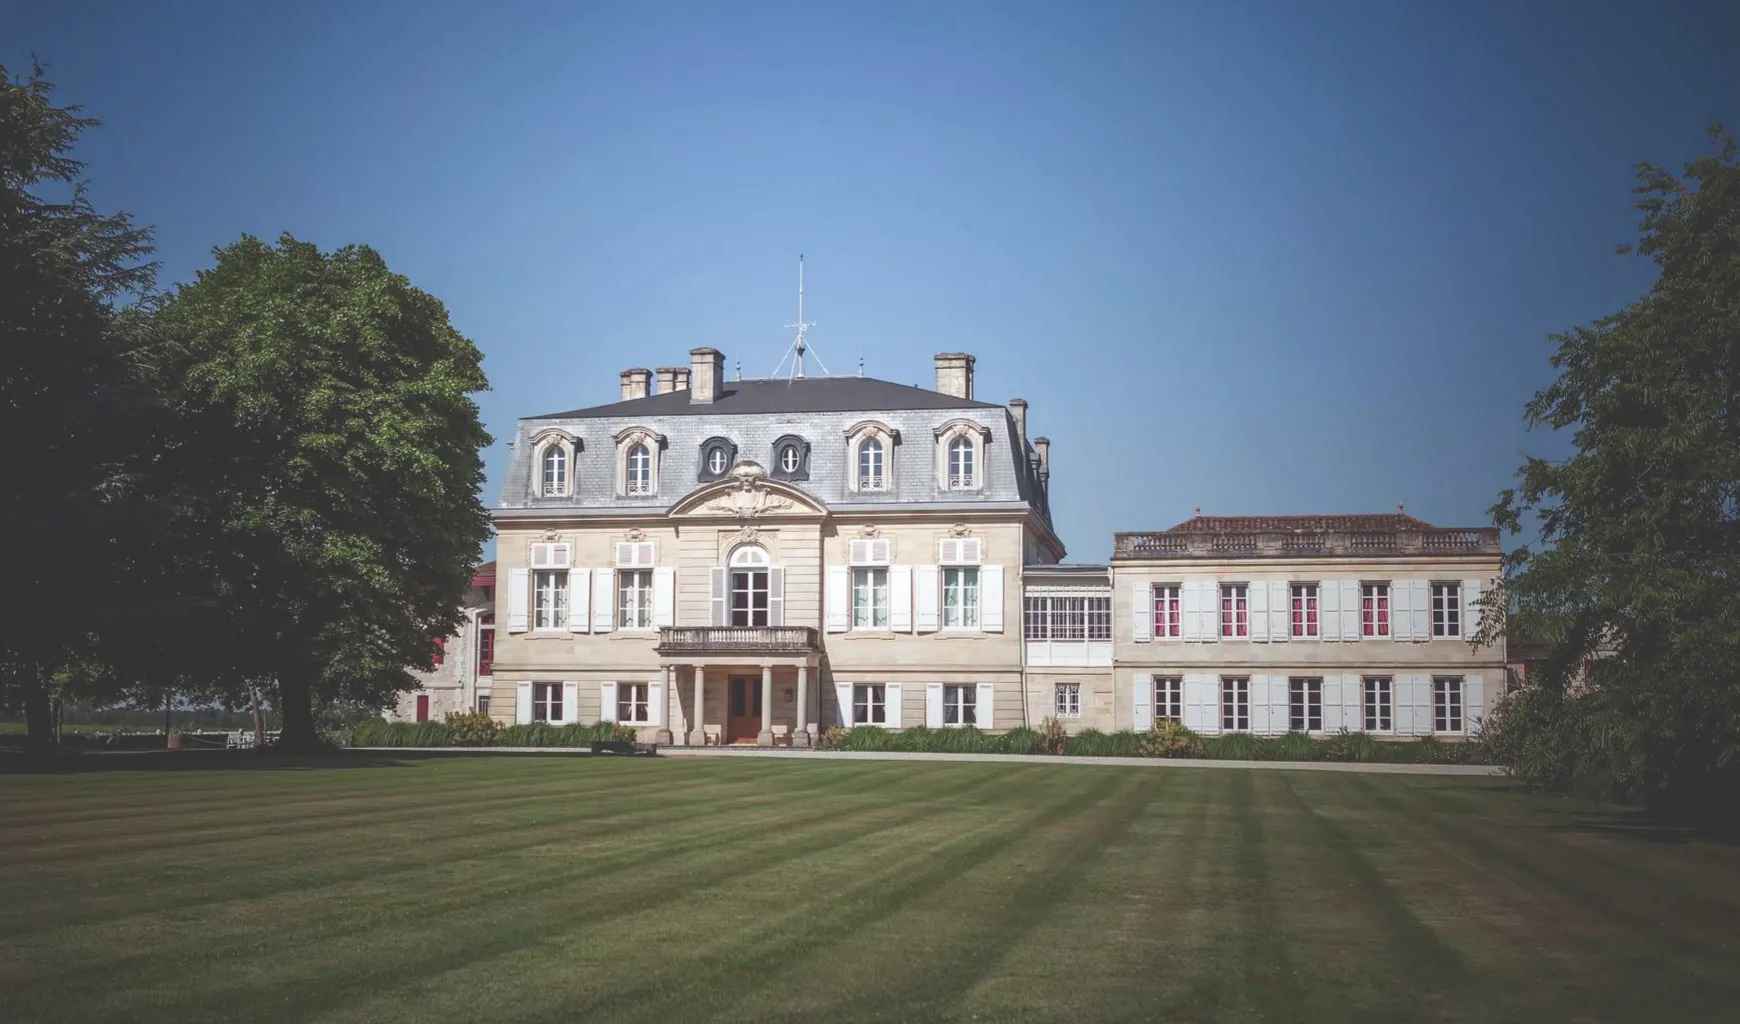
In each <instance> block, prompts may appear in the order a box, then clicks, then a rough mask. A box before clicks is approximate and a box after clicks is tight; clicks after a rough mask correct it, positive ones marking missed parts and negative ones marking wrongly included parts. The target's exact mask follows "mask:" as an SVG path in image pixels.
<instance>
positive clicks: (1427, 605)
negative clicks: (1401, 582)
mask: <svg viewBox="0 0 1740 1024" xmlns="http://www.w3.org/2000/svg"><path fill="white" fill-rule="evenodd" d="M1408 588H1409V589H1410V590H1411V591H1412V595H1411V596H1410V597H1409V601H1411V602H1412V608H1413V620H1414V627H1413V629H1414V642H1415V643H1422V644H1423V643H1425V642H1427V641H1428V640H1431V639H1432V588H1431V586H1430V585H1429V584H1428V583H1427V582H1426V581H1425V580H1409V581H1408Z"/></svg>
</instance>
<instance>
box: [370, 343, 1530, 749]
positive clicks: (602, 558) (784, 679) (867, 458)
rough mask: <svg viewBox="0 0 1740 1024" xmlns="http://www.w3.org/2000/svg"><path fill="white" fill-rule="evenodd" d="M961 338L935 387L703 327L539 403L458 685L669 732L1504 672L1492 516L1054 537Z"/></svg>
mask: <svg viewBox="0 0 1740 1024" xmlns="http://www.w3.org/2000/svg"><path fill="white" fill-rule="evenodd" d="M974 363H975V361H974V359H973V357H972V356H970V355H967V354H964V353H943V354H939V355H938V356H937V357H936V387H935V389H934V390H929V389H921V388H913V387H907V386H904V385H898V384H892V383H889V382H886V381H877V380H870V379H866V378H861V377H857V378H835V377H828V378H812V379H807V380H806V379H801V378H800V379H796V380H789V381H783V380H782V381H770V380H757V381H729V380H726V379H725V375H724V365H725V364H724V357H723V356H722V355H720V354H719V353H718V352H717V351H716V350H713V349H696V350H695V351H694V352H693V353H691V361H690V366H689V368H688V369H687V370H685V369H683V368H681V367H664V368H661V369H659V370H658V371H657V372H656V374H655V373H654V372H653V371H650V370H643V369H632V370H628V371H625V372H624V373H623V374H622V376H621V381H620V385H621V386H620V391H619V392H618V394H619V396H620V400H619V401H616V402H614V403H611V404H607V405H600V406H594V407H589V408H583V409H576V410H572V411H568V412H561V413H553V414H548V415H544V416H535V417H529V418H526V419H522V420H521V421H520V422H519V426H518V430H517V433H516V436H515V440H514V444H513V452H512V457H511V459H510V461H509V467H508V472H507V474H506V478H505V481H504V484H503V491H502V496H501V500H500V502H499V504H498V505H497V507H496V510H495V513H494V518H495V523H496V527H497V530H498V540H497V553H498V554H497V561H496V563H495V576H494V579H495V580H497V581H499V584H500V586H499V588H498V589H496V590H495V591H494V601H493V618H494V624H495V627H496V633H495V638H496V640H495V648H494V658H493V666H494V668H495V671H494V673H493V675H491V676H489V677H485V678H478V679H477V680H476V682H475V683H474V684H473V685H474V690H475V693H474V695H473V696H472V697H471V698H470V701H471V702H470V705H469V706H472V707H475V706H477V698H478V697H483V698H485V699H486V701H487V707H488V710H489V713H490V714H492V715H493V716H494V717H496V718H497V719H498V720H500V721H502V722H503V723H513V722H529V721H552V722H558V723H566V722H588V723H589V722H595V721H600V720H607V721H615V722H619V723H623V724H628V725H631V726H633V727H634V728H635V729H636V731H637V732H638V733H639V734H640V735H641V736H642V738H643V739H646V740H652V741H658V742H665V743H679V744H682V743H689V744H700V743H722V742H725V743H729V742H745V743H759V744H764V745H766V744H787V743H790V744H793V745H799V746H801V745H806V744H810V743H813V742H815V739H816V737H817V736H818V735H819V733H820V731H821V730H823V729H825V728H827V727H829V726H832V725H844V726H852V725H862V724H875V725H881V726H885V727H887V728H910V727H913V726H919V725H930V726H933V727H950V726H959V725H965V724H973V725H977V726H978V727H980V728H985V729H992V730H997V731H1002V730H1006V729H1010V728H1015V727H1019V726H1030V727H1031V726H1038V725H1039V724H1040V723H1041V722H1042V721H1043V720H1044V719H1046V718H1049V717H1055V718H1057V719H1059V720H1060V721H1062V722H1063V723H1064V725H1065V727H1066V728H1067V729H1070V730H1071V731H1080V730H1082V729H1088V728H1094V729H1100V730H1104V731H1113V730H1118V729H1129V728H1135V729H1145V728H1149V727H1151V726H1152V725H1153V724H1154V723H1155V722H1156V721H1158V720H1160V719H1162V718H1166V717H1177V718H1179V719H1181V720H1182V721H1184V722H1185V724H1187V725H1189V726H1190V727H1191V728H1193V729H1196V730H1198V731H1201V732H1209V733H1212V732H1218V731H1225V730H1229V729H1237V730H1248V731H1252V732H1258V733H1279V732H1284V731H1287V730H1288V729H1290V728H1295V727H1297V728H1302V729H1305V730H1307V731H1312V732H1333V731H1335V730H1336V729H1338V728H1341V727H1343V726H1345V727H1347V728H1349V729H1364V728H1369V729H1370V730H1371V731H1373V732H1376V733H1378V734H1380V735H1385V736H1407V735H1421V734H1427V733H1430V734H1434V735H1440V736H1445V737H1452V738H1453V737H1462V736H1466V735H1469V734H1470V733H1471V732H1473V731H1476V730H1477V729H1478V723H1479V721H1480V717H1481V715H1482V714H1483V712H1484V709H1485V707H1487V706H1488V705H1489V704H1490V703H1491V701H1492V700H1495V699H1496V698H1497V697H1498V696H1499V695H1501V694H1502V693H1503V689H1504V678H1505V658H1504V646H1503V642H1502V640H1500V641H1499V642H1498V643H1497V644H1496V645H1495V646H1494V647H1491V648H1476V647H1475V646H1474V645H1473V644H1472V643H1471V639H1472V637H1473V635H1474V634H1475V633H1476V632H1477V624H1478V616H1479V608H1480V604H1479V599H1478V594H1479V593H1480V592H1481V591H1482V590H1483V589H1484V588H1486V587H1487V586H1488V581H1490V580H1491V579H1492V578H1493V577H1494V576H1496V575H1497V574H1498V572H1499V567H1500V557H1499V549H1498V539H1497V534H1496V532H1495V531H1492V530H1447V529H1440V528H1436V527H1432V526H1430V525H1428V524H1426V523H1423V522H1421V521H1419V520H1417V519H1413V518H1412V517H1408V516H1405V515H1401V514H1399V513H1398V514H1396V515H1383V516H1284V517H1270V518H1263V519H1251V518H1234V517H1202V516H1198V517H1196V518H1194V519H1191V520H1188V521H1187V522H1185V523H1182V524H1179V525H1178V526H1176V527H1173V528H1172V529H1170V530H1165V531H1159V532H1154V533H1131V534H1119V535H1118V536H1117V538H1116V553H1115V555H1114V557H1113V559H1112V561H1111V562H1110V564H1108V565H1098V566H1084V565H1067V564H1062V558H1063V555H1064V551H1063V547H1062V545H1061V544H1060V543H1059V541H1058V539H1057V536H1056V533H1055V532H1054V530H1053V528H1052V523H1051V512H1050V501H1049V484H1050V442H1049V441H1048V440H1047V439H1045V438H1032V439H1031V440H1030V439H1029V438H1028V411H1029V410H1028V404H1027V403H1026V402H1025V401H1022V400H1020V399H1012V400H1011V401H1010V402H1009V404H1008V405H1007V406H998V405H994V404H990V403H986V402H982V401H979V400H977V399H976V398H975V397H974V390H973V376H974ZM1295 619H1297V623H1296V624H1295ZM475 632H476V627H475V623H474V624H473V629H472V633H473V634H475ZM1501 632H1502V631H1501ZM464 646H465V640H464V638H456V641H450V649H449V657H448V661H449V662H452V661H453V660H454V655H453V653H452V652H453V649H454V648H463V647H464ZM460 660H461V661H464V660H467V659H464V658H461V659H460ZM469 660H471V661H475V658H471V659H469ZM444 667H446V666H442V667H441V668H444ZM456 671H457V670H456ZM444 686H445V687H447V688H448V689H452V688H453V687H452V686H451V685H450V684H448V683H447V682H446V677H444V676H442V675H441V673H440V668H438V669H437V673H436V674H435V675H434V676H433V677H432V678H431V679H430V681H429V683H428V692H429V693H430V694H436V693H439V692H442V689H443V687H444ZM459 690H460V691H461V692H460V693H457V694H456V695H455V697H454V700H457V701H458V702H459V704H458V705H456V706H462V705H464V699H463V693H462V691H463V684H462V685H461V686H460V687H459ZM443 699H444V700H446V699H445V698H443ZM446 702H448V703H451V702H452V701H446ZM443 706H445V703H444V704H443ZM403 710H404V709H403V708H402V709H401V713H403Z"/></svg>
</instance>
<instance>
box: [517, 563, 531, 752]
mask: <svg viewBox="0 0 1740 1024" xmlns="http://www.w3.org/2000/svg"><path fill="white" fill-rule="evenodd" d="M521 571H522V572H523V571H524V570H521ZM518 690H519V693H517V694H516V695H515V699H514V722H515V723H517V724H519V725H525V724H526V723H528V722H530V721H531V720H532V684H531V683H520V684H519V686H518Z"/></svg>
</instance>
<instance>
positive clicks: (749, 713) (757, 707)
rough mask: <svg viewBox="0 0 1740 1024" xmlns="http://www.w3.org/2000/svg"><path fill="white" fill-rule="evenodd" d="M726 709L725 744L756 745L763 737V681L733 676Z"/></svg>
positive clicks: (752, 677) (756, 678) (756, 677)
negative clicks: (744, 743) (759, 738)
mask: <svg viewBox="0 0 1740 1024" xmlns="http://www.w3.org/2000/svg"><path fill="white" fill-rule="evenodd" d="M728 698H729V699H728V703H727V704H726V708H725V742H726V743H742V742H748V743H754V742H755V740H756V738H757V737H759V736H760V735H761V679H760V677H758V676H732V677H731V688H730V693H729V695H728Z"/></svg>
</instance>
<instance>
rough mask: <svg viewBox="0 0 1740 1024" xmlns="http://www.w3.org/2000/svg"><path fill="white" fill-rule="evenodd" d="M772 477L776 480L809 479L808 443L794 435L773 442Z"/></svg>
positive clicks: (787, 435)
mask: <svg viewBox="0 0 1740 1024" xmlns="http://www.w3.org/2000/svg"><path fill="white" fill-rule="evenodd" d="M768 465H769V466H771V467H773V472H772V474H771V475H772V476H773V477H774V479H776V480H808V479H809V478H810V443H809V442H808V441H806V440H804V439H803V438H801V437H798V436H797V435H796V434H786V435H785V436H784V437H781V438H779V439H778V440H776V441H774V442H773V461H771V462H769V463H768Z"/></svg>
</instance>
